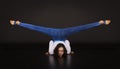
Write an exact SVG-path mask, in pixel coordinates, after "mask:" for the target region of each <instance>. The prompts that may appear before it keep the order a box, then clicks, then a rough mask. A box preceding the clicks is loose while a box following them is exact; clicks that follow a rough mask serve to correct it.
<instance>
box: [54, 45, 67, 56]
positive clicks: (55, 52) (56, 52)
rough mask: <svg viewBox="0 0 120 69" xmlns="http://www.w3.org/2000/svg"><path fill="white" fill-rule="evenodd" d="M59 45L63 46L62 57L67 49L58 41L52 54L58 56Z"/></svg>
mask: <svg viewBox="0 0 120 69" xmlns="http://www.w3.org/2000/svg"><path fill="white" fill-rule="evenodd" d="M60 47H63V48H64V54H63V57H64V56H66V54H67V50H66V48H65V46H64V45H63V44H61V43H59V44H58V45H57V46H56V48H55V49H54V55H55V56H57V57H58V49H59V48H60Z"/></svg>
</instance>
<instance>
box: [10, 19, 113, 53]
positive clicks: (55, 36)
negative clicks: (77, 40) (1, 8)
mask: <svg viewBox="0 0 120 69" xmlns="http://www.w3.org/2000/svg"><path fill="white" fill-rule="evenodd" d="M110 22H111V21H110V20H100V21H98V22H94V23H90V24H86V25H80V26H75V27H68V28H49V27H43V26H36V25H32V24H28V23H23V22H20V21H18V20H17V21H14V20H10V24H11V25H19V26H22V27H25V28H28V29H31V30H35V31H38V32H41V33H44V34H47V35H48V36H50V37H52V40H50V42H49V49H48V54H50V55H53V54H54V50H55V48H56V47H57V45H59V44H63V45H64V47H65V49H66V51H67V52H66V53H67V54H71V53H73V52H72V51H71V47H70V42H69V40H67V37H68V36H70V35H72V34H75V33H77V32H80V31H82V30H86V29H90V28H93V27H97V26H100V25H102V24H105V25H108V24H109V23H110ZM58 49H59V48H58ZM61 49H62V50H63V49H64V48H61Z"/></svg>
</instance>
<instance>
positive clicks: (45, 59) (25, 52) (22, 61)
mask: <svg viewBox="0 0 120 69" xmlns="http://www.w3.org/2000/svg"><path fill="white" fill-rule="evenodd" d="M46 45H47V44H44V43H43V44H19V43H18V44H1V45H0V55H1V56H0V58H1V59H0V69H120V66H119V63H120V62H119V59H120V57H119V55H120V46H119V45H118V44H72V46H71V47H72V50H73V51H74V52H75V53H74V54H73V55H68V56H66V57H65V58H62V59H60V58H55V57H53V56H46V55H45V52H46V51H47V49H48V46H46Z"/></svg>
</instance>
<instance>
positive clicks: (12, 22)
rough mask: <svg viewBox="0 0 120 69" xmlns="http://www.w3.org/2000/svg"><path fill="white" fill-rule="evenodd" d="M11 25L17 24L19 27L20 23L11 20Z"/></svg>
mask: <svg viewBox="0 0 120 69" xmlns="http://www.w3.org/2000/svg"><path fill="white" fill-rule="evenodd" d="M10 24H11V25H15V24H17V25H19V24H20V21H18V20H17V21H14V20H10Z"/></svg>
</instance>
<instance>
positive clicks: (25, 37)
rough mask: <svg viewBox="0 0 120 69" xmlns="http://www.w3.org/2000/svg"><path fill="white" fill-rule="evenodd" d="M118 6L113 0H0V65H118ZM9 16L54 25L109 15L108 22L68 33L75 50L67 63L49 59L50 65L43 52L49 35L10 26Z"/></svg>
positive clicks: (34, 68)
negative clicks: (109, 21) (109, 22)
mask: <svg viewBox="0 0 120 69" xmlns="http://www.w3.org/2000/svg"><path fill="white" fill-rule="evenodd" d="M119 9H120V5H119V2H118V1H115V0H114V1H110V0H88V1H87V0H78V1H77V0H73V1H70V0H69V1H67V0H58V1H52V0H49V1H47V0H38V1H37V0H25V1H24V0H9V1H7V0H3V1H2V0H1V1H0V55H1V56H0V57H1V59H0V63H1V65H0V67H1V68H0V69H8V68H12V69H13V68H14V69H23V68H25V69H59V68H60V69H81V68H82V69H88V68H90V69H108V68H109V69H117V68H118V69H119V55H120V47H119V45H120V44H119V41H120V37H119V35H120V32H119V29H120V27H119V25H120V23H119V12H120V10H119ZM10 19H14V20H20V21H21V22H26V23H29V24H34V25H40V26H46V27H55V28H65V27H72V26H78V25H82V24H88V23H91V22H95V21H99V20H101V19H103V20H106V19H110V20H111V24H109V25H101V26H99V27H96V28H92V29H89V30H85V31H82V32H79V33H77V34H74V35H72V36H70V37H69V38H68V39H69V40H70V42H71V48H72V50H73V51H74V52H75V54H74V55H72V56H71V59H70V62H69V64H62V65H61V64H59V63H55V64H54V63H53V66H52V65H51V63H50V62H49V56H45V55H44V53H45V52H46V51H47V49H48V42H49V40H50V39H51V38H50V37H48V36H47V35H44V34H42V33H39V32H36V31H32V30H29V29H26V28H23V27H19V26H11V25H10V24H9V20H10ZM54 61H55V62H57V61H56V60H54ZM54 61H52V62H54ZM64 62H67V60H65V61H64Z"/></svg>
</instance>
